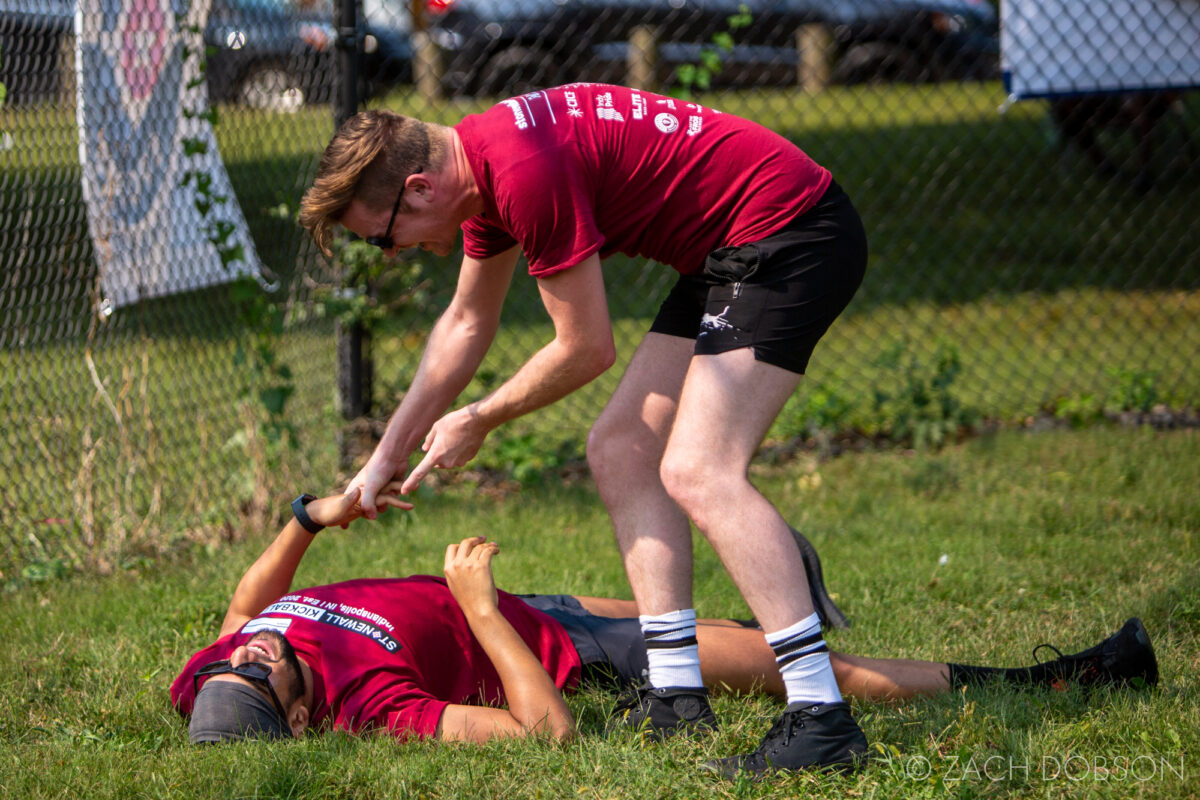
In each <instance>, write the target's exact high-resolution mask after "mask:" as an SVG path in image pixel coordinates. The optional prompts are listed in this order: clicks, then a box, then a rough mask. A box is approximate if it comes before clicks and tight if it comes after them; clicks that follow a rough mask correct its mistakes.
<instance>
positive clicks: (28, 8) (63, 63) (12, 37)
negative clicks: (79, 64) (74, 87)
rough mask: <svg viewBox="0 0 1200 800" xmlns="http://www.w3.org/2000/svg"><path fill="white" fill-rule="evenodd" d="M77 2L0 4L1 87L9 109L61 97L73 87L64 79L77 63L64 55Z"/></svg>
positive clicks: (8, 0)
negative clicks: (64, 43)
mask: <svg viewBox="0 0 1200 800" xmlns="http://www.w3.org/2000/svg"><path fill="white" fill-rule="evenodd" d="M74 7H75V4H74V2H73V0H0V83H3V84H4V86H5V88H6V89H7V97H6V99H5V105H10V106H11V105H23V104H26V103H35V102H40V101H44V100H50V99H53V98H56V97H59V96H61V95H62V94H63V93H64V92H65V91H67V89H68V88H69V87H70V86H71V83H70V82H69V81H65V80H64V76H68V75H70V74H71V73H72V72H73V70H74V60H73V58H71V54H70V53H69V52H64V50H63V42H64V36H65V35H66V34H67V33H69V32H70V30H71V15H72V14H73V13H74Z"/></svg>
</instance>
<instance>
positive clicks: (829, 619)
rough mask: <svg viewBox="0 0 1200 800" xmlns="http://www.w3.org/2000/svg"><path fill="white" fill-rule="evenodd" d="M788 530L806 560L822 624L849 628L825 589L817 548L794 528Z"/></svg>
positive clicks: (806, 568)
mask: <svg viewBox="0 0 1200 800" xmlns="http://www.w3.org/2000/svg"><path fill="white" fill-rule="evenodd" d="M788 530H790V531H791V532H792V538H793V539H794V540H795V541H796V547H798V548H800V556H801V558H803V559H804V574H805V575H806V576H807V577H808V588H809V591H810V592H811V593H812V603H813V609H814V610H815V611H816V612H817V614H818V615H819V616H820V617H821V622H823V623H824V624H826V625H831V626H833V627H834V628H849V627H850V620H848V619H847V618H846V615H845V614H843V613H842V610H841V609H840V608H838V607H837V604H836V603H834V602H833V599H832V598H831V597H830V596H829V592H828V591H826V589H825V577H824V575H823V574H822V572H821V558H820V556H818V555H817V548H815V547H813V546H812V542H810V541H809V540H808V539H806V538H805V537H804V534H802V533H800V531H798V530H796V529H795V528H793V527H792V526H790V525H789V526H788Z"/></svg>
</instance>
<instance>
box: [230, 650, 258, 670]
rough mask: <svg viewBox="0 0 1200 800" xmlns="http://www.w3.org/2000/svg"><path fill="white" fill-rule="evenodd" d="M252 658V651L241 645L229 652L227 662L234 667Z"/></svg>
mask: <svg viewBox="0 0 1200 800" xmlns="http://www.w3.org/2000/svg"><path fill="white" fill-rule="evenodd" d="M253 660H254V653H253V652H252V651H251V650H250V648H249V647H246V645H242V646H241V647H238V648H237V649H235V650H234V651H233V652H232V653H230V654H229V663H230V664H233V665H234V666H235V667H240V666H241V665H242V664H245V663H246V662H248V661H253Z"/></svg>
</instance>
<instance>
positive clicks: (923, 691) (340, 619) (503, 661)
mask: <svg viewBox="0 0 1200 800" xmlns="http://www.w3.org/2000/svg"><path fill="white" fill-rule="evenodd" d="M399 488H400V484H399V483H398V482H396V483H392V484H390V485H389V486H388V487H387V489H386V490H385V491H384V492H383V493H381V494H380V495H379V496H378V498H377V503H378V506H377V508H378V510H379V511H382V510H384V509H386V508H387V507H389V506H391V507H396V508H404V509H408V508H412V506H411V505H410V504H409V503H407V502H405V501H403V500H401V499H400V498H399V496H398V491H399ZM293 508H294V509H295V511H296V519H292V520H290V521H289V522H288V523H287V525H286V526H285V527H284V529H283V531H281V532H280V534H279V535H278V537H276V539H275V541H274V542H273V543H272V544H271V545H270V546H269V547H268V548H267V549H266V551H264V552H263V554H262V555H261V556H260V557H259V558H258V560H257V561H255V562H254V564H253V565H252V566H251V567H250V569H249V570H247V571H246V574H245V575H243V576H242V579H241V581H240V582H239V583H238V586H237V589H236V590H235V591H234V594H233V599H232V600H231V601H230V604H229V610H228V612H227V613H226V615H225V620H224V622H223V623H222V625H221V631H220V636H219V638H218V639H217V641H216V642H214V643H213V644H211V645H209V646H208V647H206V648H204V649H203V650H201V651H199V652H198V653H196V654H195V655H194V656H193V657H192V658H191V659H190V660H189V661H188V663H187V665H186V666H185V667H184V669H183V672H181V673H180V675H179V677H178V678H176V679H175V682H174V683H173V684H172V686H171V700H172V702H173V703H174V705H175V707H176V708H177V709H178V710H179V712H180V713H181V714H183V715H184V716H190V718H191V719H190V723H189V733H190V737H191V740H192V741H193V742H196V743H203V742H219V741H225V740H233V739H242V738H246V737H272V738H291V737H298V736H301V735H302V734H303V733H304V731H305V730H307V729H308V728H310V727H311V728H315V729H320V730H327V729H339V730H347V731H353V732H359V731H367V730H372V729H374V730H384V731H387V732H389V733H392V734H394V735H395V736H397V737H399V738H402V739H403V738H409V737H421V738H433V737H436V738H439V739H445V740H448V741H455V740H466V741H473V742H483V741H486V740H488V739H492V738H496V737H506V736H530V735H547V736H552V737H554V738H558V739H565V738H569V737H571V736H572V735H574V733H575V723H574V720H573V719H572V717H571V712H570V710H569V709H568V708H567V705H566V703H565V702H564V700H563V695H562V693H563V692H564V691H569V690H571V689H573V688H575V687H576V686H578V685H579V684H580V682H581V681H587V680H590V679H598V680H606V681H609V682H611V681H612V680H613V679H616V681H618V682H620V683H623V684H625V685H626V686H633V685H635V684H637V683H639V682H640V681H641V680H642V673H643V670H645V668H646V663H647V659H646V649H645V640H644V639H643V637H642V634H641V628H640V626H639V625H638V620H637V618H636V613H637V612H636V608H635V605H634V603H633V602H632V601H627V600H614V599H607V598H594V597H571V596H567V595H531V596H523V595H512V594H508V593H506V592H500V591H497V589H496V586H495V583H494V582H493V579H492V571H491V560H492V558H493V557H494V556H495V555H496V553H497V552H498V547H497V545H496V544H495V543H493V542H488V541H486V540H485V539H484V538H483V537H472V538H468V539H464V540H463V541H461V542H459V543H458V544H452V545H450V546H449V547H448V548H447V549H446V557H445V578H438V577H431V576H423V575H415V576H411V577H407V578H377V579H363V580H354V581H347V582H344V583H338V584H332V585H327V586H315V587H311V588H307V589H301V590H298V591H291V583H292V578H293V576H294V575H295V572H296V568H297V566H298V565H299V563H300V560H301V558H303V556H304V553H305V551H306V550H307V549H308V546H309V544H310V543H311V542H312V540H313V538H314V535H315V534H316V533H317V532H319V531H320V530H321V529H322V528H324V527H327V526H342V527H345V526H346V525H348V524H349V523H350V522H352V521H354V520H356V519H358V518H359V517H360V516H361V515H362V508H361V507H360V506H359V504H358V493H357V492H354V493H351V494H348V495H342V494H338V495H333V496H330V497H324V498H321V499H313V498H311V496H308V495H305V496H303V497H301V498H297V501H296V502H295V503H294V504H293ZM696 638H697V640H698V644H699V648H700V661H701V665H702V667H703V677H704V682H705V684H706V685H707V686H709V687H717V686H720V687H722V688H723V689H731V690H735V691H765V692H767V693H770V694H773V695H776V696H779V697H783V696H784V687H783V684H782V680H781V679H780V677H779V670H778V668H777V666H776V661H775V653H774V652H773V651H772V650H771V648H769V647H768V646H767V645H766V643H765V641H764V639H763V637H762V634H761V632H760V631H758V630H757V629H751V628H750V627H747V623H741V622H737V621H733V620H702V621H701V622H700V624H699V625H698V627H697V635H696ZM830 658H831V660H832V662H833V668H834V672H835V673H836V675H837V680H838V685H839V686H840V688H841V690H842V691H843V692H844V693H846V694H850V695H853V696H855V697H858V698H860V699H862V700H881V699H898V698H906V697H911V696H914V695H928V694H934V693H937V692H944V691H948V690H950V689H952V688H955V687H957V686H961V685H970V684H979V683H983V682H987V681H991V680H1003V681H1008V682H1011V683H1013V684H1019V685H1056V684H1059V683H1060V682H1070V681H1075V682H1078V683H1081V684H1084V685H1093V684H1100V683H1108V684H1115V685H1153V684H1154V683H1155V682H1156V681H1157V679H1158V667H1157V664H1156V661H1155V657H1154V650H1153V648H1152V647H1151V645H1150V640H1149V637H1148V636H1147V634H1146V630H1145V628H1144V627H1143V626H1142V624H1141V622H1139V621H1138V620H1136V619H1134V620H1130V621H1129V622H1127V623H1126V624H1125V626H1124V627H1123V628H1122V629H1121V631H1120V632H1118V633H1117V634H1115V635H1113V636H1111V637H1109V638H1108V639H1106V640H1104V641H1103V642H1101V643H1100V644H1099V645H1097V646H1095V647H1093V648H1091V649H1089V650H1086V651H1084V652H1082V653H1077V654H1075V655H1068V656H1063V655H1061V654H1060V655H1059V657H1058V658H1056V659H1055V660H1053V661H1048V662H1045V663H1041V664H1038V665H1037V666H1034V667H1029V668H1022V669H995V668H988V667H969V666H963V665H957V664H946V663H935V662H925V661H908V660H900V659H875V658H864V657H861V656H851V655H845V654H841V653H832V652H831V653H830Z"/></svg>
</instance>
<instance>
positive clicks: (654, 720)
mask: <svg viewBox="0 0 1200 800" xmlns="http://www.w3.org/2000/svg"><path fill="white" fill-rule="evenodd" d="M613 717H614V718H615V719H616V720H619V721H620V722H622V723H624V724H625V725H628V726H629V727H631V728H635V729H637V730H643V731H645V732H646V735H647V737H649V738H651V739H655V740H659V739H666V738H667V737H669V736H675V735H676V734H684V735H687V734H691V733H695V732H709V731H715V730H716V729H717V718H716V715H714V714H713V711H712V706H710V705H709V703H708V690H707V689H705V688H703V687H701V688H699V689H696V688H680V687H668V688H665V689H655V688H654V687H653V686H651V685H650V684H648V683H646V684H643V685H641V686H637V687H633V688H631V689H630V690H629V691H628V692H627V693H625V694H623V695H622V696H621V697H619V698H618V699H617V706H616V709H615V711H614V713H613Z"/></svg>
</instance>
